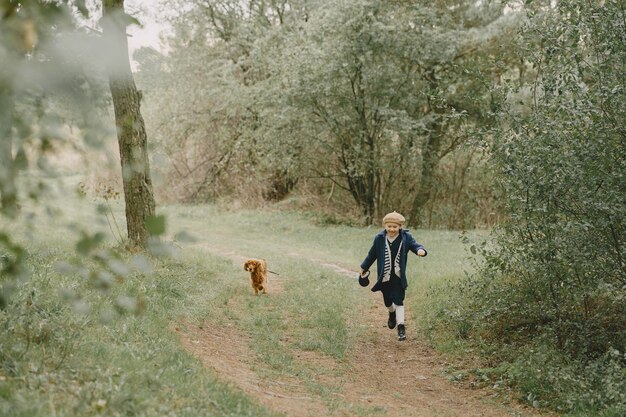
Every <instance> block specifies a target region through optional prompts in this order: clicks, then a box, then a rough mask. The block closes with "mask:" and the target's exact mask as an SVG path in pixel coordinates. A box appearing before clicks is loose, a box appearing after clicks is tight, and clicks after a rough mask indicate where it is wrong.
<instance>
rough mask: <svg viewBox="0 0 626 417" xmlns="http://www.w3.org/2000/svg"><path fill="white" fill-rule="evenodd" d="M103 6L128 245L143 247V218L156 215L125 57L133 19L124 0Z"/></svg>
mask: <svg viewBox="0 0 626 417" xmlns="http://www.w3.org/2000/svg"><path fill="white" fill-rule="evenodd" d="M102 6H103V8H102V9H103V17H102V20H101V24H102V27H103V29H104V38H105V41H106V47H107V53H108V61H107V62H108V72H109V86H110V88H111V96H112V97H113V106H114V109H115V121H116V125H117V132H118V143H119V148H120V158H121V164H122V181H123V184H124V198H125V202H126V225H127V231H128V238H129V241H130V245H131V246H137V247H141V248H145V247H146V244H147V240H148V237H149V231H148V228H147V224H146V222H147V221H148V220H149V219H151V218H153V217H154V215H155V202H154V195H153V190H152V179H151V176H150V163H149V157H148V140H147V135H146V129H145V125H144V121H143V118H142V116H141V110H140V106H141V92H140V91H138V90H137V87H136V85H135V81H134V78H133V75H132V71H131V68H130V60H129V58H128V41H127V39H126V27H127V26H128V25H129V24H131V23H133V19H132V18H131V17H130V16H128V15H127V14H126V13H124V1H123V0H103V2H102Z"/></svg>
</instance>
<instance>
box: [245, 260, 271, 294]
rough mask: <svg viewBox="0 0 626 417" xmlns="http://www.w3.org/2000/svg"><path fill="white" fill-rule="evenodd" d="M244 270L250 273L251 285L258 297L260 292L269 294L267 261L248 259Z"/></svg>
mask: <svg viewBox="0 0 626 417" xmlns="http://www.w3.org/2000/svg"><path fill="white" fill-rule="evenodd" d="M243 269H245V270H246V271H248V272H250V283H251V284H252V289H253V290H254V294H255V295H257V294H258V293H259V291H261V292H262V293H263V294H267V291H266V285H267V262H265V259H248V260H247V261H246V262H245V263H244V264H243Z"/></svg>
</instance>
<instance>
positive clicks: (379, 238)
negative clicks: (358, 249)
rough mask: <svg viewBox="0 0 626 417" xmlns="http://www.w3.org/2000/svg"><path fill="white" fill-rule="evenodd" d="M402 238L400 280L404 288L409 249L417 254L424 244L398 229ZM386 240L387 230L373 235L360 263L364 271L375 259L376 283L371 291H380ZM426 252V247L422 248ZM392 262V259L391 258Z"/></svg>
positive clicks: (405, 286)
mask: <svg viewBox="0 0 626 417" xmlns="http://www.w3.org/2000/svg"><path fill="white" fill-rule="evenodd" d="M399 237H400V238H401V239H402V248H401V249H400V251H401V252H400V280H401V281H402V288H404V289H406V288H407V287H408V286H409V284H408V282H407V280H406V262H407V258H408V257H407V255H408V253H409V251H411V252H413V253H414V254H416V255H417V251H418V250H420V249H424V246H422V245H420V244H419V243H417V242H416V241H415V239H414V238H413V236H411V234H410V233H409V232H408V230H406V229H400V236H399ZM386 240H387V230H383V231H381V232H380V233H379V234H377V235H376V236H375V237H374V242H373V243H372V247H371V248H370V250H369V252H368V254H367V256H366V257H365V259H364V260H363V262H362V263H361V268H362V269H363V270H364V271H367V270H369V269H370V266H372V264H373V263H374V261H377V262H376V263H377V265H376V276H377V279H376V284H374V286H373V287H372V291H380V284H382V281H383V270H384V268H385V241H386ZM424 252H426V249H424ZM392 262H393V260H392Z"/></svg>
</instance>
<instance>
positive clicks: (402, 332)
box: [398, 324, 406, 341]
mask: <svg viewBox="0 0 626 417" xmlns="http://www.w3.org/2000/svg"><path fill="white" fill-rule="evenodd" d="M398 340H400V341H402V340H406V331H405V329H404V324H398Z"/></svg>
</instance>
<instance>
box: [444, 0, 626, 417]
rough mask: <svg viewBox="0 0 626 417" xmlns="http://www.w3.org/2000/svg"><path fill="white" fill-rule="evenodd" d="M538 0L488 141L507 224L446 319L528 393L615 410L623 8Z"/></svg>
mask: <svg viewBox="0 0 626 417" xmlns="http://www.w3.org/2000/svg"><path fill="white" fill-rule="evenodd" d="M537 3H538V2H534V3H533V4H532V5H531V7H529V8H528V9H527V15H528V21H527V24H526V25H525V26H524V28H523V30H522V32H521V37H520V42H519V48H520V49H519V54H520V59H522V60H523V61H524V62H525V63H526V65H525V66H524V68H523V71H522V68H520V69H519V71H518V72H514V73H509V74H507V75H506V76H505V80H508V81H507V82H506V83H504V84H503V85H502V86H501V88H500V89H498V90H497V91H496V92H495V93H497V94H498V95H500V96H501V97H502V107H501V108H500V111H499V113H498V116H499V117H500V118H501V121H502V125H501V127H500V128H499V129H498V130H496V131H495V132H494V143H493V147H492V148H491V150H492V153H493V160H494V162H495V164H496V167H497V169H498V171H497V185H498V198H499V199H501V201H502V202H503V203H504V210H505V212H504V213H505V215H506V216H507V217H508V221H506V222H504V223H503V224H501V225H500V226H499V227H497V228H496V229H495V230H494V235H493V237H494V239H493V242H491V243H490V244H489V245H486V246H483V247H482V250H481V252H482V254H483V256H484V264H483V265H482V266H481V269H480V273H479V275H477V276H473V277H471V278H469V279H467V280H465V281H464V283H463V285H462V286H460V287H459V290H460V291H461V292H462V293H463V294H465V296H462V297H461V298H465V300H463V301H460V302H459V301H458V300H457V301H453V302H454V303H455V305H456V308H455V309H454V311H456V312H457V314H456V317H454V316H453V315H452V314H450V313H451V311H452V310H448V311H447V312H444V317H446V318H445V320H450V321H452V322H454V323H456V326H457V327H459V328H460V327H463V328H464V329H465V330H464V331H463V332H462V334H461V335H460V336H461V337H464V338H467V339H468V340H469V342H470V343H479V344H482V343H486V346H488V348H489V349H490V350H491V351H495V353H493V354H495V355H497V357H498V358H499V360H501V361H504V362H511V363H512V364H513V365H512V366H511V368H509V369H508V370H507V371H506V372H505V374H506V375H507V376H508V377H509V378H510V380H511V382H513V383H514V384H515V385H516V386H517V387H519V388H520V389H521V390H522V391H524V392H525V393H526V394H528V395H530V396H531V397H533V399H532V400H531V402H533V401H535V400H536V401H539V403H540V404H542V405H546V406H549V407H554V408H557V409H560V410H563V411H567V412H569V413H572V414H576V413H581V414H582V415H589V413H593V414H594V415H620V413H621V414H623V413H624V412H625V409H624V404H626V403H625V402H624V397H623V395H622V394H620V393H623V392H626V385H625V382H626V381H624V369H625V368H626V358H625V357H624V353H625V349H626V327H625V324H626V303H625V301H626V280H625V278H624V277H626V273H625V272H626V263H625V254H624V247H625V245H626V204H625V203H626V201H625V200H624V196H625V195H626V181H625V177H624V176H625V175H626V158H625V155H626V141H625V132H626V126H625V125H624V121H625V120H626V117H625V116H626V114H625V110H624V106H623V104H624V102H625V98H626V90H625V88H624V79H626V77H625V76H626V67H625V62H626V32H625V31H624V26H623V22H624V10H623V9H622V8H621V7H620V5H619V2H604V3H603V4H602V5H600V4H598V3H596V2H586V1H572V2H558V3H557V4H556V6H551V5H547V4H537ZM551 370H553V371H554V373H551ZM591 387H593V388H591ZM588 390H591V391H588ZM531 394H532V395H531ZM611 410H613V411H611ZM596 413H597V414H596Z"/></svg>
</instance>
